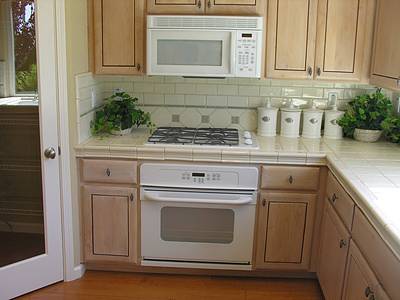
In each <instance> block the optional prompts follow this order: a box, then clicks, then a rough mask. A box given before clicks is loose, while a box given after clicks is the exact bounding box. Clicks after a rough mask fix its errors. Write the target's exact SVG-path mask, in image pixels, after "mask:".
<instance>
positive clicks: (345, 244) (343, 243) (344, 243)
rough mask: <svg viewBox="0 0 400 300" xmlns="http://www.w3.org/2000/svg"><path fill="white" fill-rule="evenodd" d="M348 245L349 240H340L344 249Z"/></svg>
mask: <svg viewBox="0 0 400 300" xmlns="http://www.w3.org/2000/svg"><path fill="white" fill-rule="evenodd" d="M346 246H347V241H346V240H340V243H339V247H340V249H342V248H344V247H346Z"/></svg>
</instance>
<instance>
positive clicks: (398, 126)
mask: <svg viewBox="0 0 400 300" xmlns="http://www.w3.org/2000/svg"><path fill="white" fill-rule="evenodd" d="M382 128H383V131H384V133H385V135H386V138H387V139H388V140H389V141H391V142H393V143H398V144H400V117H395V116H393V117H390V118H388V119H386V120H385V121H383V123H382Z"/></svg>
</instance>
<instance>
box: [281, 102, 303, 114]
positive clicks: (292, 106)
mask: <svg viewBox="0 0 400 300" xmlns="http://www.w3.org/2000/svg"><path fill="white" fill-rule="evenodd" d="M281 110H282V111H289V112H290V111H291V112H301V109H300V108H298V107H296V106H294V104H293V100H292V99H290V101H289V105H288V106H286V107H282V108H281Z"/></svg>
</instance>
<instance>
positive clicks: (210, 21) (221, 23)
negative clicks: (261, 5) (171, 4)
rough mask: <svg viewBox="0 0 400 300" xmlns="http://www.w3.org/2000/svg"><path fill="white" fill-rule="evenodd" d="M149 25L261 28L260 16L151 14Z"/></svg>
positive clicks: (154, 26)
mask: <svg viewBox="0 0 400 300" xmlns="http://www.w3.org/2000/svg"><path fill="white" fill-rule="evenodd" d="M150 18H151V19H150V20H149V22H148V23H149V26H151V27H153V28H208V29H248V30H261V29H262V18H261V17H193V16H191V17H183V16H173V17H171V16H156V17H155V16H153V17H150Z"/></svg>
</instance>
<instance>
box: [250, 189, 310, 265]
mask: <svg viewBox="0 0 400 300" xmlns="http://www.w3.org/2000/svg"><path fill="white" fill-rule="evenodd" d="M316 197H317V196H316V195H314V194H297V193H272V192H271V193H269V192H264V193H262V194H261V198H260V200H261V207H260V209H259V215H258V235H257V257H256V267H257V268H261V269H287V270H308V268H309V266H310V252H311V241H312V233H313V228H314V227H313V225H314V213H315V201H316Z"/></svg>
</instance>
